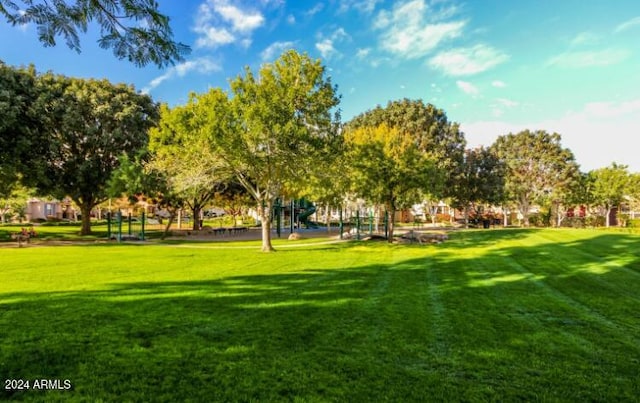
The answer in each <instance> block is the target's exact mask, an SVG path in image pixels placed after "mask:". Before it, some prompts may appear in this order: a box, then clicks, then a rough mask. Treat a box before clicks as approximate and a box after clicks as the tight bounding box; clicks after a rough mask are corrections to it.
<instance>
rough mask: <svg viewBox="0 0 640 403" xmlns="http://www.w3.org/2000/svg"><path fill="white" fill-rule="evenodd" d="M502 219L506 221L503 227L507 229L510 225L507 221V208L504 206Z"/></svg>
mask: <svg viewBox="0 0 640 403" xmlns="http://www.w3.org/2000/svg"><path fill="white" fill-rule="evenodd" d="M502 218H503V219H504V224H503V226H504V227H505V228H506V227H507V225H509V221H508V219H507V209H506V207H504V206H502Z"/></svg>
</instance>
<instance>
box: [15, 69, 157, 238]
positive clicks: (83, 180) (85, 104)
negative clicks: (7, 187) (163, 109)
mask: <svg viewBox="0 0 640 403" xmlns="http://www.w3.org/2000/svg"><path fill="white" fill-rule="evenodd" d="M37 85H38V87H39V97H38V100H37V101H36V105H35V108H36V109H37V110H39V111H41V118H42V120H43V122H44V124H43V126H44V127H46V130H45V134H46V137H47V143H46V144H47V149H46V151H45V152H44V153H43V154H42V155H41V156H39V157H38V158H34V159H33V160H31V161H29V162H28V163H27V164H28V165H29V170H28V171H27V172H25V175H24V178H23V180H24V181H25V182H26V183H29V184H32V185H33V186H34V187H35V188H37V190H38V191H39V192H40V193H43V194H49V195H52V196H54V197H57V198H60V199H62V198H63V197H65V196H69V197H71V199H72V200H73V201H74V202H75V203H76V204H77V205H78V206H79V207H80V210H81V212H82V231H81V233H82V234H88V233H90V232H91V226H90V217H89V215H90V212H91V209H92V208H93V207H94V206H95V205H97V204H99V203H101V202H103V201H104V200H106V199H107V182H108V180H109V178H110V176H111V174H112V172H113V171H114V170H115V169H116V168H117V167H118V165H119V160H118V159H119V157H120V156H121V155H123V154H125V155H128V156H129V157H131V158H133V156H134V155H135V153H136V152H138V150H140V149H141V148H144V147H145V146H146V144H147V141H148V133H147V132H148V130H149V128H150V127H152V126H154V125H155V124H156V122H157V119H158V110H157V105H156V104H155V103H154V102H153V101H152V100H151V98H150V97H149V96H147V95H142V94H139V93H137V92H136V91H135V90H134V89H133V88H132V87H130V86H127V85H124V84H117V85H114V84H111V83H109V82H108V81H107V80H84V79H77V78H69V77H65V76H60V75H54V74H51V73H47V74H44V75H42V76H39V77H38V83H37Z"/></svg>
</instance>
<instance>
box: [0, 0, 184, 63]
mask: <svg viewBox="0 0 640 403" xmlns="http://www.w3.org/2000/svg"><path fill="white" fill-rule="evenodd" d="M0 15H2V16H4V17H5V18H6V19H7V21H8V22H9V23H11V24H12V25H14V26H15V25H24V24H35V25H36V27H37V30H38V39H39V40H40V42H41V43H42V44H43V45H44V46H55V45H56V38H57V37H59V36H62V37H63V38H64V41H65V43H66V45H67V46H68V47H69V48H71V49H73V50H75V51H78V52H80V38H79V33H85V32H86V31H87V28H88V26H89V24H90V23H92V22H95V23H97V24H98V25H99V26H100V35H101V36H100V40H99V41H98V44H99V45H100V47H102V48H103V49H109V48H111V49H113V54H114V55H115V56H116V57H117V58H118V59H127V60H128V61H130V62H132V63H134V64H136V65H137V66H145V65H147V64H148V63H153V64H155V65H157V66H158V67H165V66H167V65H169V64H173V63H175V62H176V61H180V60H182V59H183V56H184V55H185V54H187V53H188V52H189V51H190V50H189V47H188V46H186V45H184V44H182V43H176V42H174V41H173V39H172V36H173V33H172V31H171V27H170V26H169V17H167V16H165V15H164V14H162V13H160V12H159V11H158V3H157V2H156V1H155V0H101V1H99V2H98V1H92V0H76V1H74V2H66V1H53V2H48V1H42V0H41V1H38V0H0Z"/></svg>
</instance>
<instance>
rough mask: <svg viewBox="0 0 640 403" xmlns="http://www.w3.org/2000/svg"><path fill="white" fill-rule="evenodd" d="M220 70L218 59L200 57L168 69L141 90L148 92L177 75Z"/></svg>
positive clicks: (182, 75)
mask: <svg viewBox="0 0 640 403" xmlns="http://www.w3.org/2000/svg"><path fill="white" fill-rule="evenodd" d="M220 70H222V68H221V67H220V65H219V64H218V63H217V62H216V61H214V60H213V59H210V58H208V57H200V58H197V59H192V60H187V61H185V62H183V63H180V64H177V65H175V66H173V67H171V68H169V69H167V71H165V73H164V74H162V75H160V76H158V77H156V78H154V79H153V80H151V81H150V82H149V84H148V85H147V86H146V87H144V88H143V89H142V90H141V92H143V93H145V94H148V93H149V92H150V91H151V90H153V89H154V88H156V87H158V86H159V85H160V84H162V83H163V82H165V81H167V80H169V79H170V78H173V77H175V76H178V77H184V76H185V75H187V74H189V73H190V72H192V71H195V72H197V73H200V74H207V73H212V72H216V71H220Z"/></svg>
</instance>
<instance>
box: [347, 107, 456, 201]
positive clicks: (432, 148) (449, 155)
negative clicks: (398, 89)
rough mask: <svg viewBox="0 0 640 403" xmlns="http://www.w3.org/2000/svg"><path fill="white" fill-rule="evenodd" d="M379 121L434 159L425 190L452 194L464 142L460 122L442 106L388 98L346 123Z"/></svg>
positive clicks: (370, 124)
mask: <svg viewBox="0 0 640 403" xmlns="http://www.w3.org/2000/svg"><path fill="white" fill-rule="evenodd" d="M382 123H384V124H386V125H387V127H389V128H395V129H397V130H399V131H400V132H402V133H408V134H410V135H411V136H412V138H413V139H414V141H415V143H416V145H417V147H418V149H419V150H420V151H421V152H423V153H424V154H425V155H426V156H427V157H428V158H429V159H431V160H432V161H433V162H434V163H435V166H436V167H437V168H438V169H437V170H435V171H433V174H432V177H431V178H430V181H429V187H428V188H427V189H424V190H425V192H426V193H427V194H429V195H430V196H431V197H434V198H443V197H449V196H451V190H452V188H451V185H452V181H453V174H454V170H455V168H456V166H457V165H458V164H460V162H461V160H462V155H463V153H464V149H465V145H466V141H465V138H464V134H463V133H462V132H461V131H460V128H459V125H458V124H457V123H455V122H450V121H449V120H448V119H447V115H446V113H445V112H444V110H442V109H438V108H437V107H436V106H434V105H432V104H425V103H424V102H423V101H421V100H410V99H402V100H397V101H390V102H389V103H388V104H387V106H386V107H384V108H383V107H382V106H377V107H376V108H374V109H372V110H369V111H367V112H364V113H362V114H360V115H358V116H356V117H355V118H353V119H352V120H351V121H350V122H349V124H348V125H349V127H351V128H358V127H363V126H367V127H377V126H379V125H380V124H382Z"/></svg>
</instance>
